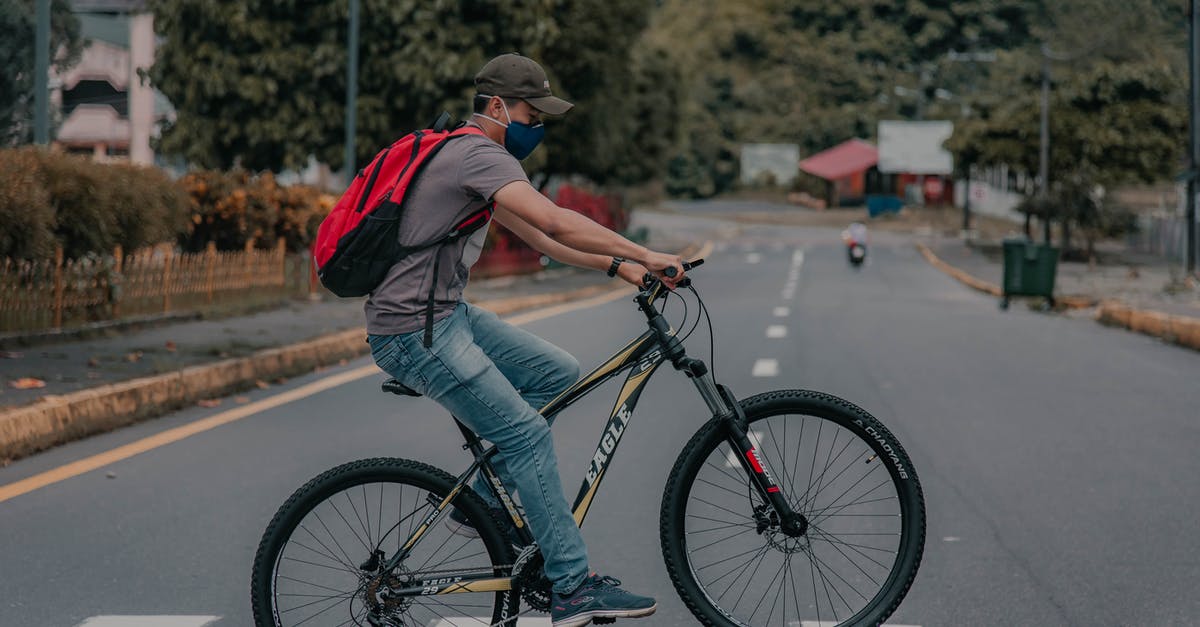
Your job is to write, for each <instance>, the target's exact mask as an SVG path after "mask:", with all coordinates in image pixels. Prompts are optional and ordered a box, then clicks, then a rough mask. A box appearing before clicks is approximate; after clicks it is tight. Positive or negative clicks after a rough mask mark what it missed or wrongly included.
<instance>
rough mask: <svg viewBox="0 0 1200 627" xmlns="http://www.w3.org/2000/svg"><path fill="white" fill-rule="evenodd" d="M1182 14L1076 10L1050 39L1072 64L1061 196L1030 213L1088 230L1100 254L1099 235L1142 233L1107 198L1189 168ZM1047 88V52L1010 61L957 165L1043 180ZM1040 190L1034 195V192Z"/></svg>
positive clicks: (1141, 8) (1172, 10)
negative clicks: (1112, 191)
mask: <svg viewBox="0 0 1200 627" xmlns="http://www.w3.org/2000/svg"><path fill="white" fill-rule="evenodd" d="M1178 13H1179V11H1178V8H1177V7H1164V6H1161V5H1158V4H1156V3H1154V2H1151V1H1150V0H1122V2H1115V1H1113V0H1068V1H1066V2H1064V3H1063V4H1062V5H1058V6H1056V8H1055V9H1054V11H1053V12H1052V20H1051V22H1050V23H1049V24H1048V25H1047V27H1046V28H1045V29H1043V30H1042V31H1041V32H1040V33H1039V38H1041V39H1043V40H1045V41H1048V42H1049V44H1050V46H1051V53H1052V54H1053V55H1054V56H1055V58H1056V59H1060V60H1056V61H1055V62H1053V63H1052V65H1051V76H1052V77H1053V82H1052V91H1051V98H1050V107H1049V131H1050V152H1049V162H1048V164H1047V169H1048V172H1049V182H1050V188H1049V190H1048V193H1047V198H1046V199H1045V200H1044V201H1043V200H1040V199H1036V198H1034V199H1031V200H1029V201H1028V202H1026V203H1024V205H1023V207H1022V210H1023V211H1025V212H1026V213H1029V214H1032V215H1037V216H1039V217H1043V218H1045V217H1046V216H1047V215H1049V217H1050V219H1055V220H1059V221H1061V222H1062V223H1063V225H1064V229H1065V233H1070V227H1071V226H1072V225H1074V226H1077V227H1079V228H1081V229H1082V230H1083V233H1084V236H1085V239H1086V240H1087V245H1088V251H1089V252H1088V254H1089V255H1090V254H1091V251H1092V250H1093V249H1094V242H1095V239H1096V238H1097V237H1103V236H1110V235H1113V234H1115V233H1117V232H1119V231H1120V229H1123V228H1128V227H1129V226H1130V225H1131V221H1130V220H1129V216H1128V213H1127V212H1126V211H1125V210H1124V209H1123V208H1121V207H1119V206H1116V205H1115V204H1113V203H1111V202H1109V201H1106V200H1104V196H1103V194H1101V193H1098V192H1097V190H1102V189H1103V188H1104V187H1112V186H1115V185H1119V184H1124V183H1135V182H1154V181H1160V180H1165V179H1169V178H1170V177H1172V176H1173V175H1174V174H1175V173H1176V172H1177V171H1178V170H1179V169H1180V167H1181V158H1182V156H1183V151H1184V138H1185V137H1186V124H1187V109H1186V106H1185V101H1184V97H1185V95H1184V86H1183V83H1182V82H1181V81H1180V80H1179V78H1178V77H1179V76H1181V75H1183V70H1184V68H1185V67H1186V63H1185V61H1184V57H1183V55H1182V51H1183V45H1182V43H1183V42H1182V40H1181V38H1180V35H1179V33H1178V32H1177V31H1179V30H1180V29H1179V28H1178V27H1177V25H1178V24H1179V23H1180V22H1179V21H1178V20H1177V18H1178V17H1179V15H1178ZM1173 25H1174V26H1173ZM1061 59H1066V60H1065V61H1063V60H1061ZM1041 78H1042V56H1041V51H1040V49H1039V48H1038V47H1035V46H1027V47H1025V48H1021V49H1017V50H1013V51H1011V52H1008V53H1004V54H1002V55H1001V56H1000V58H999V59H998V61H997V63H996V68H995V71H994V72H993V73H992V80H991V81H989V84H988V86H987V89H986V90H984V91H983V92H982V94H981V96H980V97H979V98H977V99H976V100H975V101H974V102H973V103H972V105H971V106H972V109H973V111H974V115H973V116H972V117H971V118H970V119H968V120H965V121H963V122H961V123H959V124H958V126H957V127H956V129H955V134H954V136H953V137H952V138H951V140H950V141H949V142H948V143H947V147H948V148H949V149H951V150H952V151H953V152H954V153H955V154H956V157H957V159H958V160H959V161H969V162H971V163H975V164H979V165H999V164H1005V165H1007V166H1009V167H1010V168H1012V169H1014V170H1017V171H1024V172H1025V173H1027V174H1031V175H1032V174H1034V173H1036V172H1038V169H1039V159H1040V152H1039V151H1040V132H1039V129H1040V126H1039V125H1040V119H1039V118H1040V86H1041ZM1030 180H1031V183H1030V188H1029V189H1026V190H1025V191H1026V193H1029V194H1034V193H1035V192H1036V191H1037V190H1035V189H1034V188H1033V187H1032V185H1033V183H1032V177H1031V179H1030ZM1064 239H1067V240H1068V241H1067V242H1065V244H1066V246H1065V247H1068V248H1069V244H1070V242H1069V235H1068V236H1067V237H1065V238H1064Z"/></svg>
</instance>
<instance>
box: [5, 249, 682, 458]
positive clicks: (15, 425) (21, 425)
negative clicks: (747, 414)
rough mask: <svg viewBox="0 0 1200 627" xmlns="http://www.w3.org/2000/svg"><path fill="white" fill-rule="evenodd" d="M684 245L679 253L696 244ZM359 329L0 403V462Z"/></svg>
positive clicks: (254, 374) (261, 371)
mask: <svg viewBox="0 0 1200 627" xmlns="http://www.w3.org/2000/svg"><path fill="white" fill-rule="evenodd" d="M697 249H698V247H697V245H695V244H693V245H689V246H687V247H686V248H685V249H684V250H683V251H681V252H680V253H679V254H680V255H681V256H684V257H686V256H687V255H689V254H693V253H694V251H695V250H697ZM625 285H626V284H625V282H624V281H621V280H620V279H614V280H613V282H610V283H607V284H602V285H591V286H587V287H582V288H579V289H574V290H567V291H565V292H557V293H553V294H536V295H531V296H516V297H512V298H501V299H495V300H491V301H483V302H479V303H475V304H476V305H478V306H480V307H483V308H486V309H489V310H491V311H493V312H495V313H497V314H499V315H507V314H511V313H514V312H517V311H521V310H524V309H530V308H534V307H544V306H546V305H554V304H559V303H565V302H569V301H575V300H580V299H583V298H589V297H592V296H596V295H598V294H601V293H606V292H611V291H613V290H616V289H623V287H624V286H625ZM368 348H369V347H368V346H367V343H366V332H365V331H364V330H363V329H350V330H347V331H341V332H338V333H332V334H329V335H325V336H322V337H319V338H316V339H312V340H308V341H305V342H301V343H298V344H292V345H289V346H281V347H277V348H270V349H264V350H261V351H258V352H256V353H254V354H253V355H250V356H248V357H241V358H236V359H227V360H224V361H218V362H215V363H209V364H201V365H197V366H190V367H188V368H184V369H182V370H178V371H175V372H170V373H166V374H161V375H156V376H152V377H143V378H140V379H132V380H129V381H124V382H121V383H114V384H111V385H103V386H99V387H95V388H91V389H87V390H80V391H78V392H72V393H70V394H64V395H60V396H45V397H42V398H41V399H39V400H37V401H35V402H33V403H31V404H28V405H22V406H19V407H13V408H9V409H6V410H0V461H3V460H12V459H18V458H21V457H25V456H27V455H31V454H33V453H36V452H38V451H41V450H45V449H47V448H50V447H52V446H57V445H59V444H63V443H66V442H70V441H73V440H77V439H80V438H84V437H87V436H89V435H94V434H96V433H102V432H105V431H111V430H113V429H116V428H118V427H123V426H126V425H130V424H134V423H137V422H141V421H143V420H149V419H151V418H157V417H158V416H161V415H163V414H166V413H168V412H171V411H174V410H176V409H179V408H181V407H185V406H188V405H192V404H194V403H196V402H197V401H201V400H204V399H209V398H216V397H221V396H225V395H228V394H232V393H235V392H239V391H242V390H246V389H249V388H251V387H253V386H254V385H255V382H256V381H260V380H261V381H272V380H275V379H278V378H279V377H294V376H299V375H302V374H307V373H309V372H312V371H313V370H316V369H317V368H321V367H326V366H331V365H334V364H337V363H339V362H341V361H342V360H344V359H350V358H354V357H358V356H360V355H364V354H366V353H367V352H368Z"/></svg>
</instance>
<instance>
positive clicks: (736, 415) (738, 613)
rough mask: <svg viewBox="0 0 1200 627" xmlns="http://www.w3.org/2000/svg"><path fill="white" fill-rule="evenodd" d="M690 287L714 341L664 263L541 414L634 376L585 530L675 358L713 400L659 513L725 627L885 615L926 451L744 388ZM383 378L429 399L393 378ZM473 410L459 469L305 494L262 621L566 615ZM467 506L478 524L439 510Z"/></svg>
mask: <svg viewBox="0 0 1200 627" xmlns="http://www.w3.org/2000/svg"><path fill="white" fill-rule="evenodd" d="M701 263H703V259H701V260H697V261H694V262H692V263H689V264H685V266H684V267H685V269H691V268H695V267H697V266H699V265H700V264H701ZM679 288H686V289H687V290H688V291H690V292H691V293H692V294H693V295H694V296H695V300H696V301H697V302H698V303H699V304H700V312H701V313H703V315H704V318H705V320H707V322H708V329H709V334H710V338H709V340H710V343H711V342H712V340H713V338H712V320H711V318H710V317H709V315H708V309H707V307H705V306H704V301H703V300H702V299H701V298H700V295H699V292H698V291H696V289H695V287H694V286H693V285H692V284H691V277H686V278H685V279H684V280H683V281H682V282H681V284H680V285H679V286H677V289H676V290H669V289H667V288H666V286H664V284H663V283H662V282H660V281H658V280H657V279H655V278H654V277H652V276H651V275H647V277H646V284H645V287H644V289H641V290H640V291H638V293H637V295H636V297H635V298H634V301H635V302H636V303H637V306H638V308H639V309H640V310H641V312H642V313H643V314H645V316H646V322H647V324H648V327H649V328H648V330H647V331H645V332H644V333H642V334H641V336H639V337H638V338H636V339H634V340H633V341H631V342H629V343H628V344H627V345H625V346H624V347H623V348H622V349H621V350H619V351H618V352H617V353H616V354H615V355H613V357H612V358H610V359H609V360H607V361H606V362H604V363H603V364H601V365H600V366H599V367H597V368H596V369H595V370H593V371H592V372H591V373H590V374H588V375H586V376H584V377H582V378H581V379H580V380H579V381H577V382H576V383H575V384H574V385H572V386H571V387H570V388H568V389H567V390H566V391H564V392H563V393H562V394H561V395H559V396H558V397H557V398H555V399H554V400H552V401H551V402H550V403H548V404H547V405H546V406H545V407H543V408H542V409H541V413H542V414H543V415H544V416H545V417H546V418H547V419H548V420H553V419H554V418H555V417H556V416H557V415H558V414H559V413H560V412H562V411H563V410H564V409H566V408H568V407H570V406H571V405H572V404H574V403H575V402H576V401H578V400H579V399H581V398H583V397H584V396H586V395H587V394H589V393H590V392H592V391H594V390H595V389H597V388H598V387H599V386H600V385H601V384H603V383H604V382H606V381H608V380H609V379H612V378H613V377H616V376H617V375H619V374H620V373H623V372H627V373H628V374H627V376H626V378H625V382H624V384H623V385H622V386H621V388H620V392H619V393H618V395H617V399H616V403H615V404H614V407H613V410H612V412H611V413H610V414H609V415H608V422H607V424H606V425H605V427H604V430H603V432H602V435H601V438H600V441H599V443H598V445H597V447H596V452H595V454H594V456H593V457H592V460H591V464H590V466H589V468H588V470H587V472H586V475H585V477H584V479H583V481H582V483H581V485H580V487H579V492H578V494H577V496H576V497H575V502H574V507H573V511H574V515H575V522H576V524H578V525H582V524H583V522H584V520H585V518H586V517H587V514H588V510H589V508H590V507H591V505H592V503H593V499H594V498H595V496H596V493H597V491H598V490H599V488H600V485H601V484H602V482H603V479H604V477H605V475H606V473H607V471H608V469H609V468H610V466H611V464H612V459H613V456H614V455H615V454H616V451H617V447H618V445H619V444H620V442H621V439H622V437H623V436H624V434H625V433H626V431H627V430H628V428H629V426H630V423H631V422H632V417H633V412H634V409H635V408H636V406H637V402H638V398H639V397H640V396H641V394H642V391H643V390H644V389H645V387H646V384H647V382H648V381H649V380H650V377H651V376H652V375H653V374H654V373H655V371H657V370H658V368H659V367H660V366H661V365H662V364H664V363H670V364H671V365H672V366H673V367H674V369H675V370H678V371H680V372H682V373H684V375H686V376H687V377H688V379H689V380H690V381H691V382H692V383H693V384H694V385H695V388H696V390H697V391H698V392H699V394H700V397H701V398H702V399H703V400H704V403H705V404H706V405H707V407H708V409H709V410H710V411H711V413H712V416H711V418H709V419H708V420H707V422H706V423H705V424H704V425H703V426H701V427H700V429H699V430H698V431H696V433H695V435H693V436H692V438H691V439H690V441H689V442H688V443H687V445H686V446H685V447H684V448H683V450H682V452H680V454H679V456H678V458H677V459H676V461H675V465H674V468H673V469H672V471H671V474H670V476H669V477H668V479H667V482H666V487H665V489H664V491H663V498H662V508H661V512H660V517H659V535H660V539H661V545H662V554H663V558H664V560H665V562H666V568H667V572H668V573H669V574H670V577H671V581H672V583H673V584H674V586H675V589H676V590H677V591H678V593H679V596H680V598H681V599H682V600H683V602H684V603H685V604H686V605H687V607H688V609H689V610H691V612H692V613H693V614H694V615H695V617H696V619H697V620H698V621H700V622H701V623H703V624H705V625H719V626H729V625H789V626H790V625H798V624H800V621H808V620H816V621H818V622H819V624H821V625H822V626H826V625H829V624H838V625H878V624H880V623H882V622H883V620H884V619H886V618H887V617H888V616H890V615H891V614H892V613H893V612H894V611H895V609H896V608H897V607H898V606H899V604H900V602H901V600H902V599H903V598H904V596H905V594H906V593H907V592H908V589H909V587H910V586H911V584H912V582H913V579H914V577H915V576H916V573H917V568H918V566H919V564H920V561H921V555H922V551H923V549H924V544H925V503H924V497H923V495H922V491H921V486H920V482H919V481H918V479H917V475H916V472H915V471H914V469H913V467H912V463H911V462H910V461H909V458H908V455H907V454H906V453H905V452H904V449H903V447H901V445H900V442H898V441H897V440H896V438H895V437H893V436H892V434H891V433H890V432H889V431H888V430H887V429H886V428H885V427H884V426H883V425H882V424H880V423H879V421H878V420H876V419H875V418H874V417H872V416H871V415H870V414H868V413H867V412H866V411H864V410H863V409H861V408H859V407H857V406H855V405H853V404H852V403H850V402H848V401H845V400H842V399H840V398H836V397H834V396H831V395H829V394H824V393H821V392H813V391H806V390H779V391H774V392H766V393H763V394H757V395H755V396H752V397H750V398H746V399H741V400H739V399H737V398H736V397H735V396H734V395H733V393H732V392H731V391H730V390H729V388H728V387H727V386H725V385H722V384H719V383H717V381H716V380H715V377H714V375H713V374H712V372H711V371H710V370H709V367H708V364H706V363H705V362H704V361H702V360H700V359H697V358H694V357H691V356H689V355H688V354H687V352H686V350H685V349H684V344H683V342H684V341H685V340H686V339H688V337H690V335H691V332H692V331H694V330H695V329H696V326H697V325H699V323H700V315H699V314H697V315H696V319H695V323H694V324H693V325H692V327H691V330H689V331H688V333H686V334H685V335H684V336H683V337H682V338H680V337H679V333H678V332H677V330H676V329H675V328H674V327H673V326H671V324H670V323H668V321H667V319H666V318H665V317H664V315H663V314H662V312H660V310H659V309H658V307H657V305H656V303H657V301H659V300H660V299H666V298H668V297H669V296H671V295H676V296H678V297H679V298H680V299H683V298H684V296H683V295H682V293H681V289H679ZM685 303H686V301H685ZM665 308H666V304H665V300H664V304H663V309H665ZM685 324H686V313H685V322H684V323H683V324H681V325H680V327H681V328H682V327H683V326H685ZM710 350H712V349H710ZM710 361H711V362H713V363H715V362H716V360H715V350H713V351H712V352H711V353H710ZM383 387H384V389H385V390H386V391H390V392H393V393H396V394H402V395H403V394H407V395H417V393H416V392H415V391H413V390H410V389H408V388H406V387H404V386H403V385H402V384H400V383H399V382H397V381H395V380H394V379H393V380H389V381H387V382H385V383H384V386H383ZM455 423H456V424H457V425H458V428H459V429H460V431H461V432H462V435H463V438H464V440H465V444H464V446H463V448H464V450H467V451H469V452H470V453H471V455H472V456H473V457H474V461H473V462H472V463H471V464H470V466H469V467H468V468H467V469H466V470H465V471H463V472H462V473H460V474H459V475H458V476H457V477H456V476H453V475H450V474H448V473H446V472H445V471H443V470H440V469H437V468H434V467H432V466H429V465H427V464H424V463H421V462H418V461H413V460H407V459H393V458H378V459H364V460H360V461H355V462H351V463H348V464H344V465H341V466H338V467H336V468H333V469H332V470H329V471H327V472H324V473H322V474H321V475H319V476H317V477H316V478H314V479H312V480H311V481H309V482H308V483H307V484H305V485H304V486H303V487H301V488H300V489H298V490H296V492H295V493H293V494H292V495H291V497H290V498H288V499H287V501H286V502H285V503H284V504H283V505H282V506H281V507H280V508H279V510H278V512H277V513H276V514H275V516H274V518H273V519H272V520H271V522H270V524H269V525H268V527H267V529H266V532H265V533H264V535H263V537H262V541H261V543H260V544H259V547H258V551H257V554H256V555H255V559H254V570H253V575H252V582H251V589H252V591H251V599H252V605H253V611H254V619H255V622H256V623H257V624H258V625H260V626H266V625H271V626H294V625H317V624H324V625H371V626H376V627H380V626H388V627H400V626H404V627H411V626H414V625H420V626H422V627H426V626H430V625H438V626H441V625H511V624H514V623H515V621H516V620H517V618H518V616H519V615H520V614H521V612H520V606H521V602H522V601H524V602H525V604H526V605H527V606H528V607H529V610H526V611H542V612H545V611H548V609H549V604H550V582H549V581H548V580H547V579H546V577H545V575H544V574H543V572H542V556H541V554H540V552H539V551H538V547H537V544H536V543H535V542H534V539H533V535H532V534H531V533H530V531H529V526H528V524H527V523H526V521H525V517H524V516H523V513H522V511H521V509H520V508H519V506H518V505H517V504H516V503H515V502H514V499H513V497H512V496H511V495H510V494H509V492H508V490H507V489H506V488H505V486H504V484H503V483H502V482H501V480H500V478H499V477H498V476H497V474H496V472H495V470H494V469H493V467H492V463H491V460H492V459H493V458H494V457H495V455H496V454H497V451H496V448H495V447H490V448H487V447H485V444H484V442H482V441H481V440H480V438H479V437H477V436H476V435H475V434H474V433H473V432H472V431H471V430H470V429H468V428H467V427H466V426H464V425H463V424H462V423H461V422H459V421H458V419H457V418H455ZM480 472H482V473H483V474H484V476H485V477H486V479H487V484H488V487H489V489H490V491H491V492H492V494H493V496H495V497H496V499H497V500H498V501H499V502H500V503H502V504H503V510H504V514H503V515H502V518H503V519H500V518H497V517H495V516H494V515H493V513H492V511H491V510H489V508H488V507H487V506H486V505H485V504H484V501H483V500H482V499H481V498H480V497H479V496H478V495H477V494H476V493H475V492H474V490H473V489H472V488H471V487H470V484H471V481H472V479H473V478H474V477H475V476H476V473H480ZM453 510H457V511H458V512H459V514H460V515H461V516H463V517H465V518H466V519H467V521H469V523H470V525H471V526H473V527H474V529H475V530H476V531H477V532H478V537H464V536H462V535H457V534H456V533H454V532H453V531H451V527H450V525H447V524H440V523H442V522H443V518H445V517H447V516H448V515H450V514H451V512H452V511H453ZM612 620H613V619H608V620H606V621H604V622H612ZM595 622H597V623H600V622H602V621H601V619H597V620H595Z"/></svg>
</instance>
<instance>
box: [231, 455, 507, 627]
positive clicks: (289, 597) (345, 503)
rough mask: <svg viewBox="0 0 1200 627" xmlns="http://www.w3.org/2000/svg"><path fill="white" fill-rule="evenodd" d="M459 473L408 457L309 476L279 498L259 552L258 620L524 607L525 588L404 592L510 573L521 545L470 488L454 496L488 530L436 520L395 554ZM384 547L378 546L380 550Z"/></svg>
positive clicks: (467, 613)
mask: <svg viewBox="0 0 1200 627" xmlns="http://www.w3.org/2000/svg"><path fill="white" fill-rule="evenodd" d="M454 484H455V480H454V478H453V477H451V476H450V475H448V474H446V473H445V472H442V471H441V470H438V469H436V468H434V467H432V466H428V465H426V464H422V463H419V462H415V461H411V460H405V459H387V458H380V459H365V460H360V461H356V462H351V463H348V464H343V465H341V466H338V467H337V468H334V469H332V470H329V471H327V472H325V473H323V474H321V475H320V476H318V477H316V478H315V479H313V480H311V481H309V482H308V483H307V484H305V485H304V487H302V488H300V489H299V490H297V491H296V492H295V493H294V494H292V496H291V497H290V498H289V499H288V500H287V502H285V503H284V504H283V506H282V507H280V508H279V511H278V512H277V513H276V514H275V517H274V518H273V519H272V520H271V523H270V524H269V525H268V526H267V530H266V532H265V533H264V534H263V538H262V541H261V542H260V544H259V547H258V552H257V554H256V555H255V557H254V572H253V575H252V577H251V605H252V607H253V611H254V622H255V624H256V625H258V627H265V626H270V627H289V626H295V625H305V626H314V627H316V626H321V625H326V626H344V625H386V626H389V627H413V626H420V627H425V626H427V625H431V624H435V625H444V626H457V625H462V626H464V627H465V626H467V625H471V626H475V627H478V626H479V625H490V624H493V623H496V622H498V621H500V620H502V619H505V618H508V617H512V616H515V615H516V613H517V610H518V609H519V603H520V600H519V597H518V593H517V592H516V591H503V592H480V593H463V594H447V595H437V594H436V591H432V592H430V593H429V596H399V595H394V594H390V592H391V591H392V590H396V589H401V588H411V587H412V586H429V585H435V584H444V583H449V582H450V580H452V579H453V577H454V576H456V575H463V574H487V575H489V576H497V577H503V576H508V575H509V574H510V573H508V572H507V571H506V570H504V569H501V568H496V566H503V565H506V564H511V563H512V561H513V560H512V548H511V547H510V546H509V544H508V542H507V541H506V540H505V538H504V535H503V534H502V533H501V532H500V531H499V529H498V528H497V526H496V523H495V521H493V519H492V515H491V513H489V511H488V509H487V507H486V506H485V505H484V504H483V502H482V501H481V500H480V499H479V497H478V496H477V495H476V494H475V493H474V492H472V491H471V489H470V488H464V489H463V490H462V491H461V492H459V494H458V495H457V496H456V497H455V498H454V500H453V501H451V506H452V507H454V508H457V509H458V510H459V511H461V512H462V513H463V514H464V515H465V516H466V517H467V519H468V520H469V521H470V523H471V525H472V526H473V527H474V528H475V530H476V531H478V532H479V537H465V536H460V535H454V534H452V533H451V532H450V530H449V529H448V528H447V527H446V525H444V524H442V523H443V522H444V520H445V515H448V514H449V511H450V509H449V508H447V511H446V512H444V513H443V518H442V520H441V521H439V522H437V523H435V524H434V525H433V526H431V527H429V528H428V530H427V531H425V532H424V534H422V536H421V538H420V541H419V542H418V543H417V544H416V545H415V546H414V547H413V549H412V553H411V554H410V555H409V557H408V558H407V559H405V560H404V561H403V562H401V563H400V565H399V567H398V568H397V569H396V570H394V571H393V572H391V573H383V572H382V569H381V568H380V564H381V563H385V562H386V561H387V558H390V557H391V556H393V555H394V554H395V553H396V552H397V551H398V550H399V548H400V546H401V545H402V544H403V543H404V542H406V541H407V540H408V538H409V537H411V535H412V533H413V531H414V530H416V529H418V528H419V527H420V526H421V524H422V523H423V521H424V520H425V519H426V517H427V516H428V515H429V514H430V513H431V512H432V511H434V510H435V509H436V507H437V506H438V504H440V503H441V502H442V501H443V500H444V499H445V497H446V495H448V494H450V491H451V490H452V489H453V487H454ZM377 552H378V553H377Z"/></svg>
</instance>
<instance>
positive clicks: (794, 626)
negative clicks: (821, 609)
mask: <svg viewBox="0 0 1200 627" xmlns="http://www.w3.org/2000/svg"><path fill="white" fill-rule="evenodd" d="M838 624H839V623H838V622H837V621H832V620H802V621H800V622H796V621H794V620H792V621H788V627H837V626H838ZM883 627H921V626H920V625H896V624H894V623H884V624H883Z"/></svg>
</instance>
